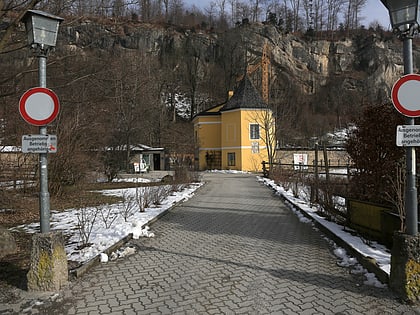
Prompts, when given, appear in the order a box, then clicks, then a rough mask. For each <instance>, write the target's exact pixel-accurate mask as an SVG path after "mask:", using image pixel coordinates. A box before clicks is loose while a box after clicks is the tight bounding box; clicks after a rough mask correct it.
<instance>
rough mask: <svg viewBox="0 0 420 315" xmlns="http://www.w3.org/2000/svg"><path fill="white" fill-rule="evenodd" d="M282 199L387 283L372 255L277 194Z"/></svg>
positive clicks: (386, 276)
mask: <svg viewBox="0 0 420 315" xmlns="http://www.w3.org/2000/svg"><path fill="white" fill-rule="evenodd" d="M279 196H280V197H281V198H282V199H283V200H285V201H287V202H289V203H291V204H292V205H293V206H294V207H295V208H296V209H297V210H299V212H300V213H302V214H303V215H304V216H305V217H306V218H308V219H310V220H311V221H312V222H313V223H314V224H315V226H316V227H317V228H318V229H319V230H320V231H322V232H323V233H324V234H326V235H327V236H328V238H330V239H332V240H333V241H334V242H335V243H337V244H338V245H339V246H341V247H343V248H344V249H345V250H346V251H347V252H349V253H350V254H351V255H352V256H354V257H356V258H357V260H358V261H359V263H360V264H361V265H362V266H363V267H364V268H366V269H367V270H368V271H369V272H371V273H374V274H375V275H376V277H377V278H378V279H379V280H380V281H381V282H382V283H386V284H388V283H389V275H388V273H386V272H385V271H383V270H382V269H381V268H380V267H379V266H378V264H377V262H376V260H375V259H374V258H372V257H368V256H365V255H363V254H362V253H360V252H359V251H358V250H356V249H355V248H354V247H353V246H351V245H350V244H348V243H347V242H346V241H345V240H343V239H342V238H341V237H339V236H338V235H336V234H334V233H333V232H332V231H330V230H329V229H328V228H327V227H326V226H324V225H322V224H321V223H319V222H318V221H317V220H315V219H314V218H313V217H312V216H310V215H309V214H308V213H306V212H305V211H303V210H302V209H301V208H300V207H299V205H298V204H296V203H294V202H293V201H291V200H289V199H287V198H286V197H285V196H283V195H279Z"/></svg>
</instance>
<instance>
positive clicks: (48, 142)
mask: <svg viewBox="0 0 420 315" xmlns="http://www.w3.org/2000/svg"><path fill="white" fill-rule="evenodd" d="M22 152H23V153H56V152H57V136H56V135H23V136H22Z"/></svg>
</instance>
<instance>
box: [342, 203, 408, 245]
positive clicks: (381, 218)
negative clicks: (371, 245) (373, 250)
mask: <svg viewBox="0 0 420 315" xmlns="http://www.w3.org/2000/svg"><path fill="white" fill-rule="evenodd" d="M346 203H347V219H348V222H347V223H348V225H349V227H351V228H352V229H355V230H356V231H358V232H359V233H360V234H362V235H364V236H366V237H367V238H370V239H373V240H376V241H378V242H380V243H382V244H384V245H386V246H388V247H390V248H391V247H392V239H393V235H394V232H395V231H399V229H400V225H401V223H400V217H399V216H398V214H396V213H395V212H394V211H393V209H392V208H389V207H386V206H383V205H379V204H375V203H370V202H365V201H361V200H355V199H347V200H346Z"/></svg>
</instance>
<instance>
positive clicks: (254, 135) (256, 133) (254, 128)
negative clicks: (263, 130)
mask: <svg viewBox="0 0 420 315" xmlns="http://www.w3.org/2000/svg"><path fill="white" fill-rule="evenodd" d="M249 138H250V139H251V140H258V139H260V125H258V124H250V125H249Z"/></svg>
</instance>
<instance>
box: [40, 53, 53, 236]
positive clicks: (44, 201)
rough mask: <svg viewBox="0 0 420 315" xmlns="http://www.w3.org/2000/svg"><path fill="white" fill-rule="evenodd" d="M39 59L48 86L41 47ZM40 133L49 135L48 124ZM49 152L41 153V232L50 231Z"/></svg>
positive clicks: (44, 80) (42, 81)
mask: <svg viewBox="0 0 420 315" xmlns="http://www.w3.org/2000/svg"><path fill="white" fill-rule="evenodd" d="M38 59H39V86H40V87H44V88H46V87H47V52H46V50H44V49H42V48H41V53H40V54H39V55H38ZM39 134H41V135H47V126H41V127H39ZM47 154H48V153H40V154H39V188H40V191H39V215H40V226H41V233H48V232H50V193H49V192H48V159H47Z"/></svg>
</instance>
